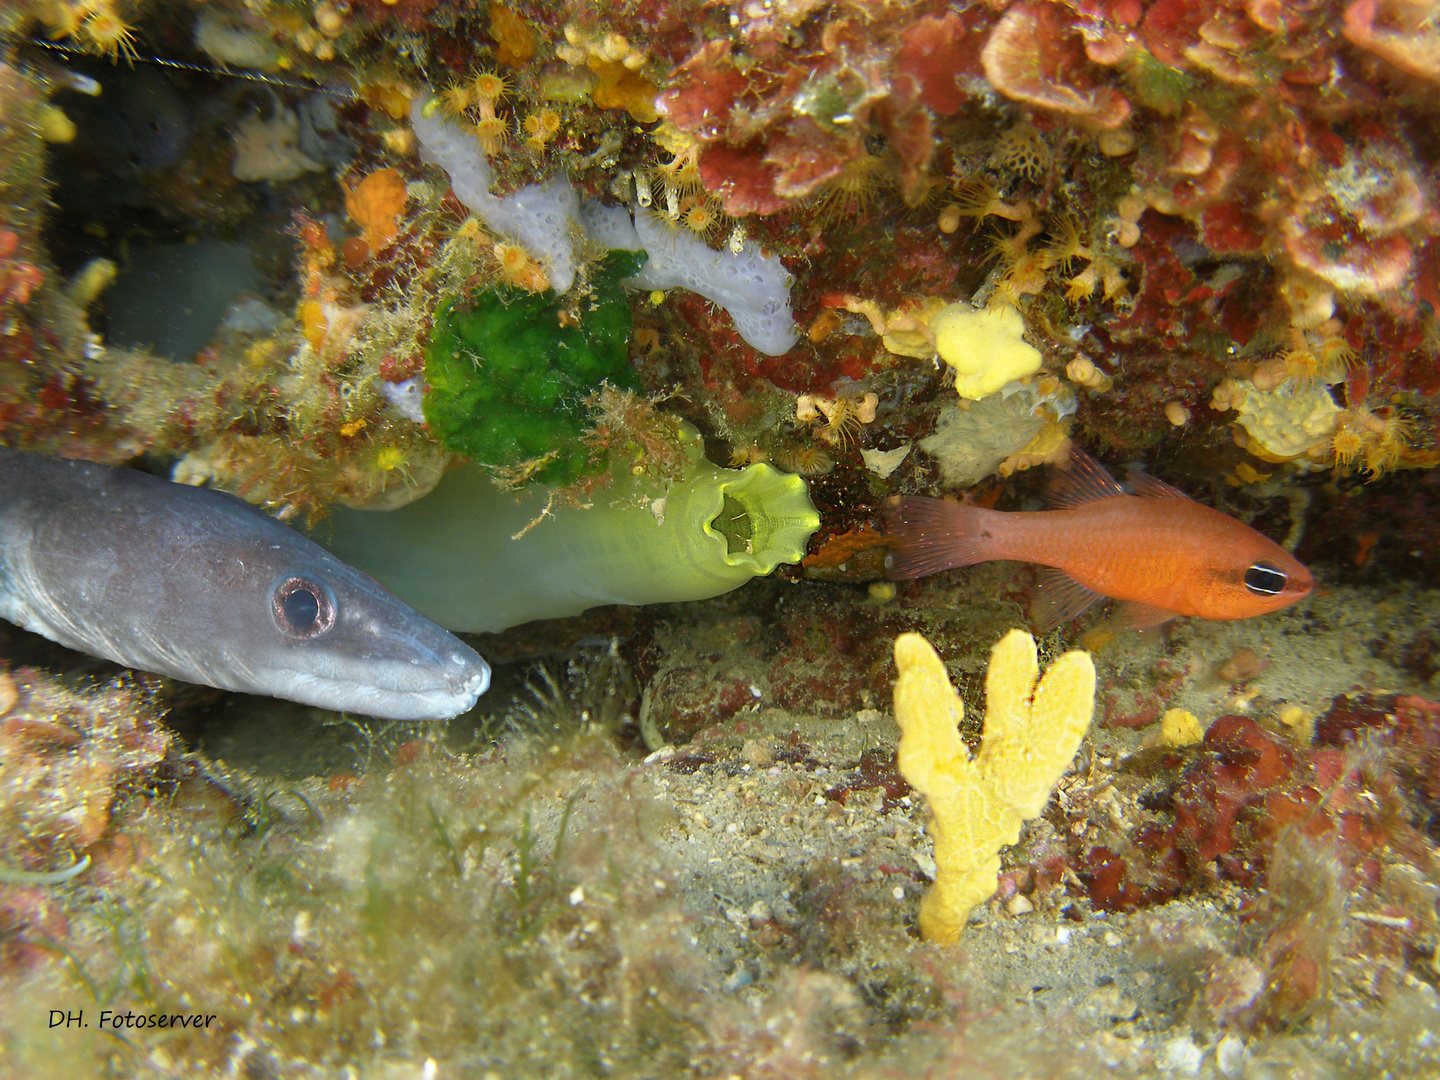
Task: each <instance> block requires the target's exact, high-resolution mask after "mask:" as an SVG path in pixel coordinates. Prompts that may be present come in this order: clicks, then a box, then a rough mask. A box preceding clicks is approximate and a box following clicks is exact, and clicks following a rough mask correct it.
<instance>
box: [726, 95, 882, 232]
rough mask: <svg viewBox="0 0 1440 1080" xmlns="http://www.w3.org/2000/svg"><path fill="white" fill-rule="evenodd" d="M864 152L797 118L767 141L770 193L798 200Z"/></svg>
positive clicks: (847, 140)
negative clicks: (771, 170)
mask: <svg viewBox="0 0 1440 1080" xmlns="http://www.w3.org/2000/svg"><path fill="white" fill-rule="evenodd" d="M864 151H865V147H864V146H863V145H862V144H861V143H859V142H858V141H856V140H855V139H852V138H843V137H841V136H838V135H832V134H830V133H829V132H826V131H822V130H821V129H820V128H819V127H818V126H816V124H815V122H814V121H812V120H810V119H809V118H808V117H803V116H801V117H796V118H794V119H792V120H791V121H789V123H787V124H786V125H785V126H784V128H783V129H782V130H781V131H780V133H779V134H778V135H776V136H775V137H773V138H771V139H770V141H769V142H768V143H767V144H766V148H765V159H764V162H765V164H766V165H772V166H774V173H773V182H772V185H771V189H772V191H773V192H774V194H775V195H778V196H779V197H780V198H781V199H798V198H801V197H803V196H805V195H808V194H810V192H812V191H814V190H815V189H816V188H817V187H819V186H820V185H821V184H823V183H824V182H825V181H826V180H829V179H832V178H833V177H836V176H838V175H840V173H842V172H844V170H845V166H846V165H848V164H849V163H850V162H852V161H854V160H855V159H856V158H857V157H859V156H860V155H861V154H862V153H864ZM702 179H703V174H702ZM706 186H707V187H708V186H709V185H708V183H707V185H706ZM722 201H724V202H725V209H726V212H727V213H731V214H733V213H735V211H734V210H731V209H730V200H726V199H723V198H722ZM767 205H768V203H767ZM781 205H782V206H783V205H784V204H783V203H781ZM777 209H778V207H777ZM758 212H759V213H767V212H769V211H758Z"/></svg>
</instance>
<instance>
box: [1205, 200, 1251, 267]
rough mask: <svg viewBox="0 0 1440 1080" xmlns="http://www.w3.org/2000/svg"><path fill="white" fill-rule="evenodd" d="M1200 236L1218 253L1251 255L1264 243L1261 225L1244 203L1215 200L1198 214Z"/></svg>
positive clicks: (1206, 244) (1207, 245)
mask: <svg viewBox="0 0 1440 1080" xmlns="http://www.w3.org/2000/svg"><path fill="white" fill-rule="evenodd" d="M1200 239H1201V240H1203V241H1204V242H1205V246H1206V247H1208V248H1209V249H1210V250H1211V251H1213V252H1215V253H1216V254H1219V255H1231V254H1240V255H1253V254H1255V253H1256V252H1258V251H1259V250H1260V249H1261V248H1262V247H1263V246H1264V244H1265V233H1264V226H1262V225H1261V224H1260V223H1259V222H1258V221H1256V220H1255V218H1254V217H1253V216H1252V215H1251V213H1250V209H1249V207H1248V206H1246V205H1245V204H1244V203H1241V202H1220V203H1215V204H1214V205H1213V206H1207V207H1206V208H1205V209H1204V210H1203V211H1202V212H1201V214H1200Z"/></svg>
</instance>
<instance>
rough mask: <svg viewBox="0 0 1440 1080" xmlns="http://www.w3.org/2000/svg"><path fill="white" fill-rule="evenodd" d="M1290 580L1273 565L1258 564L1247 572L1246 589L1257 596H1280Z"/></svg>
mask: <svg viewBox="0 0 1440 1080" xmlns="http://www.w3.org/2000/svg"><path fill="white" fill-rule="evenodd" d="M1288 581H1289V578H1287V577H1286V576H1285V571H1283V570H1281V569H1280V568H1279V567H1278V566H1276V565H1274V564H1273V563H1264V562H1257V563H1256V564H1255V565H1253V566H1251V567H1249V568H1248V569H1247V570H1246V571H1245V588H1247V589H1249V590H1250V591H1251V592H1252V593H1254V594H1255V595H1256V596H1279V595H1280V594H1281V593H1282V592H1284V591H1285V585H1286V583H1287V582H1288Z"/></svg>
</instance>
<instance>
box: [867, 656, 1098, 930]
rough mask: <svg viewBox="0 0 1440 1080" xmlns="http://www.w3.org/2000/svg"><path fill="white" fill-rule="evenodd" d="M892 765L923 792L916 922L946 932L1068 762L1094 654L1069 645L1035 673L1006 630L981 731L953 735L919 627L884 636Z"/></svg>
mask: <svg viewBox="0 0 1440 1080" xmlns="http://www.w3.org/2000/svg"><path fill="white" fill-rule="evenodd" d="M895 667H896V669H897V670H898V671H899V678H898V679H897V680H896V682H895V722H896V723H897V724H899V725H900V746H899V749H898V751H897V759H898V763H899V766H900V773H901V775H902V776H904V777H905V779H906V780H908V781H909V782H910V784H911V785H912V786H913V787H914V788H915V790H917V791H919V792H920V793H921V794H922V795H924V796H925V797H926V799H928V800H929V802H930V832H931V835H932V836H933V837H934V840H935V871H936V872H935V884H934V886H933V887H932V888H931V889H930V891H929V892H928V893H926V894H925V899H924V900H922V901H921V902H920V934H921V936H922V937H924V938H925V939H926V940H927V941H937V942H939V943H941V944H949V943H950V942H953V941H954V940H955V939H956V938H957V937H959V935H960V930H961V929H962V928H963V927H964V925H965V920H966V919H967V918H968V917H969V915H970V911H971V909H973V908H974V907H975V905H976V904H979V903H982V902H983V901H985V900H986V899H988V898H989V897H990V896H991V895H993V894H994V892H995V885H996V880H997V875H998V874H999V872H1000V849H1001V848H1002V847H1005V846H1006V845H1008V844H1013V843H1015V841H1016V840H1018V839H1019V838H1020V826H1021V825H1022V824H1023V823H1024V822H1025V821H1027V820H1029V819H1030V818H1033V817H1036V816H1038V815H1039V813H1040V811H1041V810H1043V809H1044V808H1045V803H1046V802H1047V801H1048V800H1049V798H1050V792H1051V790H1052V789H1053V788H1054V787H1055V785H1056V783H1057V782H1059V780H1060V777H1061V776H1062V775H1063V774H1064V772H1065V770H1066V769H1067V768H1069V766H1070V762H1071V760H1072V759H1073V758H1074V757H1075V751H1076V750H1078V749H1079V748H1080V740H1081V739H1083V738H1084V737H1085V732H1086V731H1088V730H1089V728H1090V719H1091V717H1092V716H1093V714H1094V712H1095V665H1094V664H1093V663H1092V662H1091V660H1090V654H1089V653H1086V652H1068V653H1066V654H1065V655H1064V656H1062V657H1060V659H1058V660H1056V661H1055V663H1053V664H1051V665H1050V670H1049V671H1047V672H1046V673H1045V677H1044V678H1043V679H1041V680H1040V682H1039V685H1038V686H1037V685H1036V681H1035V680H1036V676H1037V675H1039V673H1040V665H1039V662H1038V660H1037V658H1036V652H1035V639H1034V638H1032V637H1031V636H1030V635H1029V634H1027V633H1026V632H1025V631H1023V630H1012V631H1010V633H1008V634H1006V635H1005V637H1003V638H1002V639H1001V640H1000V644H998V645H996V646H995V649H994V651H993V652H992V653H991V654H990V670H989V673H988V674H987V676H986V681H985V694H986V701H987V703H988V708H987V711H986V714H985V741H984V743H983V744H982V745H981V748H980V752H979V753H978V754H976V755H975V757H974V758H973V759H972V758H971V757H970V753H969V751H968V750H967V749H966V747H965V744H964V743H963V742H962V741H961V740H960V732H959V730H958V729H959V724H960V721H961V720H962V719H963V718H964V716H965V706H964V704H963V703H962V702H961V701H960V696H959V695H958V694H956V693H955V688H954V687H953V686H952V685H951V684H950V679H949V677H948V676H947V675H946V674H945V665H944V664H943V663H942V662H941V661H940V657H939V656H938V655H937V654H936V652H935V650H934V649H933V648H932V647H931V645H930V643H929V642H928V641H926V640H925V639H924V638H923V637H921V636H920V635H919V634H901V635H900V636H899V637H898V638H896V639H895Z"/></svg>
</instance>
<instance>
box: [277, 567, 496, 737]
mask: <svg viewBox="0 0 1440 1080" xmlns="http://www.w3.org/2000/svg"><path fill="white" fill-rule="evenodd" d="M265 599H266V601H267V603H268V607H269V611H268V612H267V615H268V619H260V620H257V631H258V635H257V636H258V637H260V638H261V639H262V640H258V641H253V640H252V649H253V651H252V653H251V655H252V657H253V658H254V661H255V662H256V663H257V665H263V667H264V671H265V677H264V687H265V688H264V690H263V691H261V692H263V693H268V694H271V695H273V696H275V697H283V698H289V699H291V700H294V701H300V702H304V703H306V704H311V705H319V706H321V707H323V708H326V709H335V710H338V711H343V712H356V713H363V714H365V715H368V716H380V717H386V718H388V719H395V720H443V719H447V718H449V717H452V716H457V715H459V714H460V713H462V712H465V711H467V710H469V709H470V708H472V707H473V706H474V704H475V700H476V698H478V697H479V696H480V695H481V694H483V693H484V692H485V690H486V688H487V687H488V686H489V685H490V668H489V666H488V665H487V664H486V663H485V661H484V660H483V659H481V657H480V655H479V654H478V653H477V652H476V651H475V650H474V649H472V648H470V646H468V645H466V644H465V643H464V642H463V641H461V640H460V639H459V638H457V637H455V635H453V634H451V633H450V632H449V631H447V630H443V629H441V628H440V627H439V626H437V625H436V624H435V623H433V622H431V621H430V620H429V619H427V618H425V616H423V615H421V614H420V613H419V612H417V611H415V610H414V609H413V608H411V607H409V606H408V605H406V604H403V603H401V602H400V601H399V600H397V599H395V597H393V596H391V595H390V594H389V593H388V592H386V591H385V590H384V589H383V588H381V587H380V586H379V585H378V584H377V583H376V582H374V581H373V580H372V579H370V578H369V577H367V576H366V575H364V574H362V573H360V572H359V571H358V570H355V569H353V568H352V567H350V566H347V565H345V564H344V563H341V562H340V561H339V560H338V559H330V558H327V559H326V560H323V561H321V560H307V561H306V562H305V563H303V564H300V565H290V566H286V567H284V568H283V569H282V570H281V572H280V573H279V574H277V575H275V577H274V578H273V579H272V580H271V582H270V583H269V586H268V589H267V590H266V592H265Z"/></svg>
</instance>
